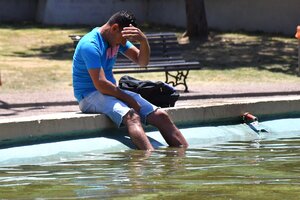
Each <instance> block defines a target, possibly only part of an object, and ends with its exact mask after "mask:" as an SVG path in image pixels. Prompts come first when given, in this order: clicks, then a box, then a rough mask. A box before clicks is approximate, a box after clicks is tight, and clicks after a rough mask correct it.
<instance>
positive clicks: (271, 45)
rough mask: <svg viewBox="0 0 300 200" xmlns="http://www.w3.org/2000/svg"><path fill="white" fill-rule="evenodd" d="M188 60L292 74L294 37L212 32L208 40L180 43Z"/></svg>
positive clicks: (218, 66) (212, 66)
mask: <svg viewBox="0 0 300 200" xmlns="http://www.w3.org/2000/svg"><path fill="white" fill-rule="evenodd" d="M183 49H184V50H183V55H184V57H185V58H186V59H188V60H193V59H194V60H195V59H196V60H199V61H200V62H201V63H202V64H203V65H204V67H206V68H209V69H217V70H220V69H236V68H242V67H255V68H257V69H260V70H268V71H271V72H278V73H285V74H291V75H295V74H296V70H297V67H298V64H297V63H298V44H297V41H296V39H295V40H293V39H291V38H284V37H275V36H274V35H267V34H253V35H252V34H245V33H242V34H237V35H236V37H235V36H234V34H229V35H226V34H223V33H212V34H211V35H210V38H209V40H208V41H206V42H203V41H199V40H195V39H194V40H191V41H190V43H189V44H187V45H183Z"/></svg>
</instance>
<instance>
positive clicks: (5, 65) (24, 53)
mask: <svg viewBox="0 0 300 200" xmlns="http://www.w3.org/2000/svg"><path fill="white" fill-rule="evenodd" d="M91 28H92V27H44V26H40V25H32V24H24V25H7V24H2V25H0V72H1V79H2V86H1V91H2V92H10V91H18V90H22V91H34V90H39V89H41V88H43V89H47V90H52V89H66V88H70V87H71V86H72V80H71V66H72V54H73V45H72V41H71V39H70V38H69V37H68V35H69V34H74V33H78V34H84V33H86V32H87V31H89V30H90V29H91ZM146 30H147V31H148V32H153V31H176V32H177V33H178V36H179V35H181V34H182V33H183V31H184V30H178V29H174V28H170V29H168V28H163V29H159V28H158V29H156V30H153V29H151V28H149V26H148V27H146ZM182 48H183V51H182V52H183V55H184V57H185V58H186V59H188V60H199V61H200V62H201V63H202V64H203V66H204V69H203V70H199V71H191V72H190V75H189V78H188V84H189V85H190V84H194V85H198V84H199V85H201V84H203V83H206V84H207V83H212V84H213V83H224V82H226V83H229V82H236V83H239V82H243V83H244V82H253V81H257V82H282V83H286V82H300V78H299V77H298V76H296V70H297V67H298V66H297V63H298V57H297V56H298V53H297V52H298V42H297V40H296V39H294V38H293V37H286V36H278V35H268V34H262V33H259V34H249V33H223V32H216V31H211V32H210V36H209V39H208V40H207V41H205V42H204V41H201V40H197V39H193V40H191V41H190V42H189V43H188V44H183V45H182ZM120 76H121V75H118V76H116V77H117V78H119V77H120ZM133 76H135V77H137V78H141V79H150V80H164V74H163V73H147V74H133Z"/></svg>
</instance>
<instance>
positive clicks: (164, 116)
mask: <svg viewBox="0 0 300 200" xmlns="http://www.w3.org/2000/svg"><path fill="white" fill-rule="evenodd" d="M148 120H150V121H149V122H150V123H151V122H152V123H153V122H154V123H158V122H161V123H164V122H169V121H171V119H170V117H169V115H168V113H167V112H166V111H164V110H161V109H158V110H156V111H155V112H153V113H151V114H150V115H149V117H148Z"/></svg>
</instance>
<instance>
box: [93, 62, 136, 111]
mask: <svg viewBox="0 0 300 200" xmlns="http://www.w3.org/2000/svg"><path fill="white" fill-rule="evenodd" d="M89 74H90V76H91V78H92V80H93V83H94V86H95V87H96V89H97V90H98V91H100V92H101V93H102V94H106V95H110V96H114V97H116V98H117V99H120V100H121V101H123V102H125V103H126V104H127V105H128V106H129V107H131V108H133V109H134V110H135V111H136V112H139V111H140V105H139V104H138V103H137V102H136V101H135V100H134V99H133V98H132V97H131V96H129V95H128V94H126V93H124V92H123V91H122V90H120V89H119V88H118V87H117V86H116V85H114V84H113V83H111V82H110V81H108V80H107V79H106V78H105V74H104V71H103V69H102V68H100V69H89Z"/></svg>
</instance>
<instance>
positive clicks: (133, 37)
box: [122, 24, 150, 67]
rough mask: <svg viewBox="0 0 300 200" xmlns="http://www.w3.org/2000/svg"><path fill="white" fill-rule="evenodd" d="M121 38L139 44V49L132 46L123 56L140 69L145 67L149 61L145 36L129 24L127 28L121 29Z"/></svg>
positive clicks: (148, 49)
mask: <svg viewBox="0 0 300 200" xmlns="http://www.w3.org/2000/svg"><path fill="white" fill-rule="evenodd" d="M122 36H123V37H124V38H126V39H127V40H130V41H137V42H139V43H140V48H139V49H138V48H136V47H135V46H133V47H131V48H129V49H127V51H126V52H125V55H126V56H127V57H128V58H130V59H131V60H132V61H133V62H135V63H137V64H138V65H140V66H141V67H147V65H148V64H149V60H150V46H149V43H148V40H147V37H146V35H145V34H144V33H143V32H142V31H141V30H140V29H138V28H136V27H134V26H132V25H131V24H130V25H129V27H124V28H123V30H122Z"/></svg>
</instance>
